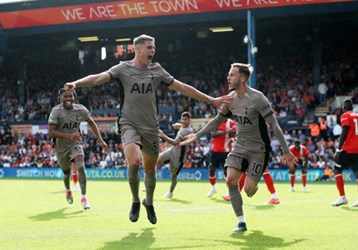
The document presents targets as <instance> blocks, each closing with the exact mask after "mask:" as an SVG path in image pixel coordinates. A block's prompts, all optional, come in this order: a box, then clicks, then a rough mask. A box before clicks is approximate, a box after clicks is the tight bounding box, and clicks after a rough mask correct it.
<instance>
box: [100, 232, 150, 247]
mask: <svg viewBox="0 0 358 250" xmlns="http://www.w3.org/2000/svg"><path fill="white" fill-rule="evenodd" d="M153 229H154V228H144V229H142V232H141V233H129V234H128V235H127V236H125V237H123V238H122V239H121V240H118V241H110V242H105V243H104V247H102V248H99V250H109V249H149V248H151V245H152V244H153V243H154V241H155V238H154V234H153Z"/></svg>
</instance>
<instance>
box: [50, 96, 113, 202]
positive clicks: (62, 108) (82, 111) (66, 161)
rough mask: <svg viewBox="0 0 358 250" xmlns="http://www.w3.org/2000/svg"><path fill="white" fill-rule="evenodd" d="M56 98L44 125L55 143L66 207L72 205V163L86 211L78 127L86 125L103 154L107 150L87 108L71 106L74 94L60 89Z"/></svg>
mask: <svg viewBox="0 0 358 250" xmlns="http://www.w3.org/2000/svg"><path fill="white" fill-rule="evenodd" d="M59 98H60V100H61V103H60V104H58V105H56V106H55V107H53V109H52V110H51V114H50V117H49V119H48V124H49V135H50V136H51V137H52V138H54V139H55V149H56V153H57V158H58V162H59V165H60V167H61V169H62V171H63V182H64V184H65V189H66V199H67V202H68V203H70V204H72V203H73V197H72V192H71V189H70V177H71V162H74V163H75V164H76V167H77V171H78V177H79V183H80V188H81V204H82V206H83V208H84V209H89V208H90V205H89V203H88V200H87V197H86V191H87V177H86V170H85V163H84V151H83V147H82V136H81V134H80V133H79V128H80V123H81V122H83V121H87V122H88V125H89V126H90V128H91V130H92V131H93V133H94V134H95V136H96V138H97V139H98V143H99V145H100V146H101V147H103V148H104V149H105V150H107V149H108V146H107V144H106V143H105V142H104V141H103V139H102V137H101V134H100V132H99V130H98V127H97V125H96V123H95V122H94V120H93V119H92V117H91V115H90V113H89V111H88V110H87V108H86V107H84V106H83V105H81V104H76V103H73V102H74V100H75V92H74V91H72V90H71V91H66V90H64V89H60V91H59Z"/></svg>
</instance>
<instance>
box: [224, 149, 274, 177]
mask: <svg viewBox="0 0 358 250" xmlns="http://www.w3.org/2000/svg"><path fill="white" fill-rule="evenodd" d="M268 158H269V153H268V152H267V153H266V152H258V153H254V152H250V151H241V152H235V151H231V152H230V153H229V154H228V156H227V158H226V162H225V167H233V168H235V169H237V170H240V171H242V172H246V173H247V176H248V177H250V178H251V179H252V180H254V181H256V182H259V181H260V179H261V176H262V174H263V172H264V170H265V169H266V167H267V163H268Z"/></svg>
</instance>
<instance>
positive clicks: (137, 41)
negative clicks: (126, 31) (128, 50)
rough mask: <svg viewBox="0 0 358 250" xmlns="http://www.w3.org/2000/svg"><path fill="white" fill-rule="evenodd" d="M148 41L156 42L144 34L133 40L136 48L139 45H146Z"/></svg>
mask: <svg viewBox="0 0 358 250" xmlns="http://www.w3.org/2000/svg"><path fill="white" fill-rule="evenodd" d="M146 41H153V42H155V38H154V37H152V36H148V35H146V34H142V35H140V36H137V37H136V38H134V40H133V44H134V46H136V45H138V44H143V43H145V42H146Z"/></svg>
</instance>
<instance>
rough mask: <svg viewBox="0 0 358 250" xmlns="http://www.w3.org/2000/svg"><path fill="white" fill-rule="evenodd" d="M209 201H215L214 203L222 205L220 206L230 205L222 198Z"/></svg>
mask: <svg viewBox="0 0 358 250" xmlns="http://www.w3.org/2000/svg"><path fill="white" fill-rule="evenodd" d="M210 200H212V201H215V202H216V203H222V204H229V205H230V204H231V203H230V201H226V200H224V199H223V198H211V199H210Z"/></svg>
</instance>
